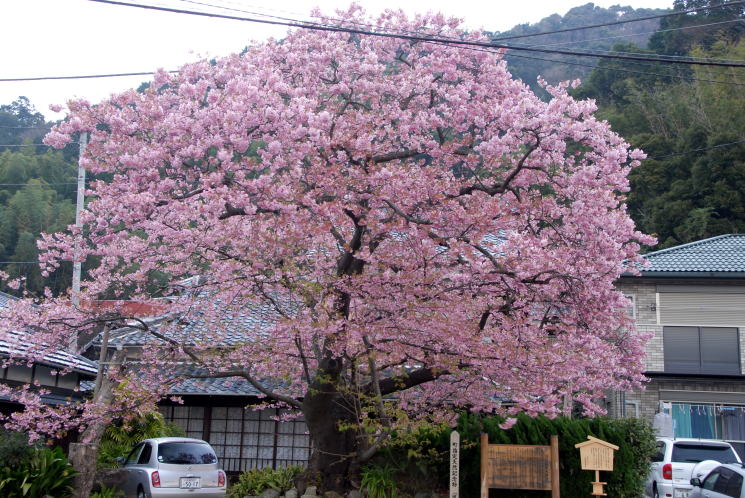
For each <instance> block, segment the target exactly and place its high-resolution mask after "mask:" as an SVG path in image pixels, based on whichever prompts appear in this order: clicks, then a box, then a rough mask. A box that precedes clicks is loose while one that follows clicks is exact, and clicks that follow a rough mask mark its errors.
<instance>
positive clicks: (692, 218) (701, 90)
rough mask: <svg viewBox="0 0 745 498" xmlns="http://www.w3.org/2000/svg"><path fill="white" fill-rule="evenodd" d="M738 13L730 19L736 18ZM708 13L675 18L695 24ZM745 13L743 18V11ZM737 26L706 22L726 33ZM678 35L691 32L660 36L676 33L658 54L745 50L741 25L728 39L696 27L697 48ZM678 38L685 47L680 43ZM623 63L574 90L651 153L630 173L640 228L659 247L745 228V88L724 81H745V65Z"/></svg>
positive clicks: (603, 66) (731, 55) (732, 55)
mask: <svg viewBox="0 0 745 498" xmlns="http://www.w3.org/2000/svg"><path fill="white" fill-rule="evenodd" d="M699 3H700V4H706V3H708V2H707V1H705V0H700V1H699V0H695V1H694V0H686V1H685V2H677V3H676V8H683V7H686V6H688V7H690V6H691V5H694V4H696V5H698V4H699ZM694 6H695V5H694ZM733 9H734V7H733ZM737 9H739V11H742V10H743V8H742V7H741V6H739V7H737ZM721 10H723V11H727V10H728V9H721ZM718 11H719V9H717V12H718ZM712 13H714V11H712ZM730 14H731V15H730V17H729V18H730V19H732V18H735V17H736V15H735V13H732V12H731V13H730ZM699 15H703V14H697V15H696V16H690V15H687V16H678V17H675V18H670V19H672V20H674V19H678V20H679V22H682V23H684V24H687V23H689V21H691V19H693V18H694V17H697V16H699ZM717 15H719V14H717ZM737 15H739V16H741V17H742V12H740V13H739V14H737ZM666 22H668V21H666ZM669 22H673V21H669ZM675 22H678V21H675ZM735 24H736V23H734V24H725V25H721V26H720V25H717V26H713V27H711V28H706V29H707V30H709V31H710V30H712V29H716V30H725V28H727V26H730V27H731V26H735ZM740 24H741V23H740ZM738 29H739V28H738ZM687 32H688V31H686V33H687ZM675 33H683V32H670V33H661V34H660V36H663V35H664V36H667V37H668V38H669V39H668V41H665V42H664V43H662V42H660V43H661V44H658V45H655V46H656V48H657V51H658V52H660V53H666V52H670V53H677V52H680V51H681V50H683V51H685V53H686V54H687V55H690V56H694V57H706V58H716V59H743V58H744V57H745V39H740V38H738V37H736V36H734V34H737V31H727V33H728V34H727V35H726V36H725V35H724V34H721V33H720V34H721V36H720V35H716V36H715V35H711V33H709V32H708V31H706V32H704V31H702V32H700V33H698V32H697V33H695V36H693V37H691V38H690V40H694V41H695V39H696V38H697V37H698V40H699V41H698V42H696V43H698V45H696V44H694V45H690V44H689V43H688V42H689V41H690V40H688V39H687V40H688V41H686V40H677V41H676V36H677V34H675ZM707 33H708V34H707ZM733 33H734V34H733ZM738 36H739V35H738ZM658 38H659V37H658ZM668 42H669V43H668ZM679 42H680V43H683V45H684V46H677V45H678V44H679ZM676 47H677V48H676ZM681 47H682V48H681ZM627 50H630V48H629V49H627ZM635 51H638V50H635ZM619 68H620V69H622V68H623V67H622V66H621V64H620V63H618V62H601V63H600V64H599V65H598V68H597V69H595V70H594V71H593V73H592V74H591V76H590V77H589V78H588V79H587V81H586V82H585V83H584V84H583V85H582V86H581V87H580V88H579V89H577V90H576V91H575V93H574V95H575V96H576V97H578V98H594V99H596V100H597V102H598V104H599V106H600V108H599V111H598V115H599V117H601V118H603V119H607V120H608V121H609V122H610V123H611V125H612V127H613V129H614V130H615V131H616V132H618V133H620V134H621V135H622V136H623V137H624V138H625V139H626V140H627V141H629V142H630V143H631V145H633V146H634V147H639V148H641V149H643V150H644V151H645V152H646V153H647V155H648V156H649V159H646V160H644V161H642V164H641V166H639V167H638V168H635V169H634V170H632V171H631V173H630V175H629V181H630V184H631V191H630V193H629V195H628V207H629V214H630V215H631V217H632V218H633V219H634V221H635V222H636V223H637V225H638V226H639V228H640V229H641V230H642V231H644V232H647V233H651V234H655V235H657V237H658V240H659V245H658V246H657V248H665V247H670V246H674V245H679V244H683V243H686V242H692V241H695V240H700V239H703V238H707V237H712V236H715V235H721V234H724V233H733V232H735V233H737V232H740V233H741V232H743V231H745V194H743V192H745V190H744V189H745V144H742V143H739V144H738V143H737V142H740V141H741V140H742V138H743V133H745V113H743V112H742V109H743V108H745V94H743V92H742V91H741V90H740V87H738V86H735V85H729V84H719V83H718V82H725V83H728V82H735V83H737V82H740V81H742V80H743V77H745V71H743V70H741V69H734V68H710V67H696V68H694V69H690V70H685V72H682V73H681V72H680V71H681V70H680V69H676V68H673V67H672V66H671V65H665V66H664V67H654V68H650V69H649V70H645V71H643V73H657V74H658V75H660V74H661V75H663V76H658V75H652V74H629V73H624V72H618V71H614V70H615V69H619ZM675 75H679V76H683V77H686V78H688V77H695V78H697V79H696V80H693V81H691V80H686V79H681V78H675V77H673V76H675ZM733 143H734V144H733ZM722 144H729V145H724V146H722V147H720V145H722Z"/></svg>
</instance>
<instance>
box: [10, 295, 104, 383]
mask: <svg viewBox="0 0 745 498" xmlns="http://www.w3.org/2000/svg"><path fill="white" fill-rule="evenodd" d="M15 299H18V298H16V297H14V296H11V295H10V294H5V293H4V292H0V308H6V307H7V306H8V303H9V302H10V301H13V300H15ZM15 334H16V338H17V341H13V343H12V344H11V343H9V342H8V341H4V340H0V356H10V355H11V354H12V355H13V356H14V357H19V356H20V357H22V356H23V354H24V353H25V351H26V350H28V349H29V348H30V347H31V343H30V342H27V341H24V340H23V337H24V333H23V332H16V333H15ZM37 363H42V364H45V365H49V366H52V367H57V368H72V370H73V371H76V372H80V373H85V374H94V375H95V373H96V372H97V370H98V368H97V365H96V362H94V361H91V360H89V359H88V358H86V357H84V356H80V355H76V354H73V353H69V352H67V351H63V350H58V351H54V352H52V353H50V354H48V355H46V356H44V358H43V359H42V360H39V361H37Z"/></svg>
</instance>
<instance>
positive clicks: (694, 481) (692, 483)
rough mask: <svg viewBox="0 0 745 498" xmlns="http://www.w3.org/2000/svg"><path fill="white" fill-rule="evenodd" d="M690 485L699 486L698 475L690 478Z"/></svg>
mask: <svg viewBox="0 0 745 498" xmlns="http://www.w3.org/2000/svg"><path fill="white" fill-rule="evenodd" d="M691 486H696V487H697V488H700V487H701V479H699V478H698V477H694V478H693V479H691Z"/></svg>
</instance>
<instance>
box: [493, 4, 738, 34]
mask: <svg viewBox="0 0 745 498" xmlns="http://www.w3.org/2000/svg"><path fill="white" fill-rule="evenodd" d="M743 4H745V0H738V1H736V2H728V3H721V4H719V5H710V6H708V7H696V8H693V9H687V10H679V11H676V12H671V13H669V14H658V15H655V16H646V17H637V18H634V19H621V20H618V21H611V22H606V23H600V24H592V25H588V26H577V27H574V28H563V29H555V30H553V31H544V32H542V33H533V34H522V35H509V36H500V37H496V38H492V40H494V41H503V40H516V39H518V38H528V37H532V36H543V35H555V34H557V33H568V32H571V31H580V30H583V29H592V28H603V27H606V26H616V25H619V24H627V23H630V22H640V21H649V20H651V19H662V18H665V17H673V16H679V15H682V14H691V13H693V12H699V11H702V10H707V11H711V10H714V9H721V8H724V7H731V6H733V5H735V6H736V5H743Z"/></svg>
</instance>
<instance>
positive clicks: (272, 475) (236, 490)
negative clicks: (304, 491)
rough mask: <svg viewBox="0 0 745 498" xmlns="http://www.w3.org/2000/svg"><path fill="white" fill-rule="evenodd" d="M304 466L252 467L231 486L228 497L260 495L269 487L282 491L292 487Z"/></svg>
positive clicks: (240, 497) (237, 497)
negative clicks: (275, 468)
mask: <svg viewBox="0 0 745 498" xmlns="http://www.w3.org/2000/svg"><path fill="white" fill-rule="evenodd" d="M302 471H303V467H299V466H290V467H282V468H279V469H277V470H274V469H271V468H268V467H267V468H263V469H251V470H249V471H246V472H243V473H242V474H241V475H240V477H239V478H238V482H236V483H235V484H233V485H232V486H230V489H229V490H228V498H243V497H244V496H246V495H252V496H255V495H259V494H261V492H262V491H264V490H267V489H270V488H271V489H276V490H277V491H279V492H280V493H284V492H285V491H287V490H289V489H291V488H292V487H293V486H294V479H295V477H297V475H298V474H300V472H302Z"/></svg>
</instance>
